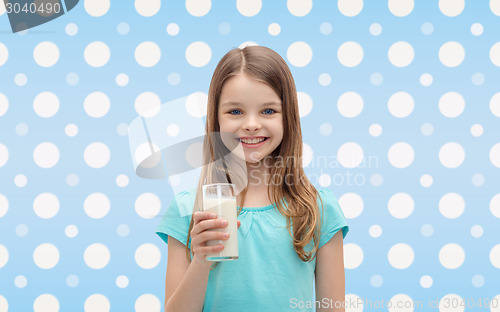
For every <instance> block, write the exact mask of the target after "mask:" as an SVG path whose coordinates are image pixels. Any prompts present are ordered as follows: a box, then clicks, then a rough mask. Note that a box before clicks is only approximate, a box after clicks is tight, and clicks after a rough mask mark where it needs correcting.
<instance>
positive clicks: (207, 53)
mask: <svg viewBox="0 0 500 312" xmlns="http://www.w3.org/2000/svg"><path fill="white" fill-rule="evenodd" d="M211 58H212V49H210V46H209V45H208V44H206V43H205V42H203V41H195V42H193V43H191V44H190V45H189V46H188V47H187V49H186V60H187V62H188V63H189V65H191V66H194V67H203V66H205V65H207V64H208V63H209V62H210V59H211Z"/></svg>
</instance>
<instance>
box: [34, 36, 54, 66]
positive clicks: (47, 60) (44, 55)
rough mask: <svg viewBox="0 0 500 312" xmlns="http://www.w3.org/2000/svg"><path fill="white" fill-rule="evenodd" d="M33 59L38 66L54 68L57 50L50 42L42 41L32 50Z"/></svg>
mask: <svg viewBox="0 0 500 312" xmlns="http://www.w3.org/2000/svg"><path fill="white" fill-rule="evenodd" d="M33 58H34V59H35V62H36V63H37V64H38V65H39V66H42V67H51V66H54V65H55V64H56V63H57V61H58V60H59V48H58V47H57V45H55V44H54V43H52V42H50V41H43V42H41V43H39V44H38V45H37V46H36V47H35V49H34V50H33Z"/></svg>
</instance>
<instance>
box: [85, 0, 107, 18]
mask: <svg viewBox="0 0 500 312" xmlns="http://www.w3.org/2000/svg"><path fill="white" fill-rule="evenodd" d="M109 6H110V0H85V2H84V7H85V11H87V13H88V14H89V15H90V16H94V17H99V16H103V15H104V14H106V13H107V12H108V10H109Z"/></svg>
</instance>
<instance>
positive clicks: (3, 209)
mask: <svg viewBox="0 0 500 312" xmlns="http://www.w3.org/2000/svg"><path fill="white" fill-rule="evenodd" d="M7 211H9V201H8V199H7V197H5V196H4V195H3V194H0V218H2V217H3V216H5V214H7Z"/></svg>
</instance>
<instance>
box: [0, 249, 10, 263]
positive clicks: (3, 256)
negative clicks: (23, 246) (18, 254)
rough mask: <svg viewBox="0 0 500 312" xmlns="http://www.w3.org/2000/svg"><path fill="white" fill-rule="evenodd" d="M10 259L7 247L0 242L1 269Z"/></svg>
mask: <svg viewBox="0 0 500 312" xmlns="http://www.w3.org/2000/svg"><path fill="white" fill-rule="evenodd" d="M8 261H9V251H8V250H7V248H6V247H5V246H4V245H2V244H0V269H1V268H3V267H4V266H5V265H6V264H7V262H8Z"/></svg>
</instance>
